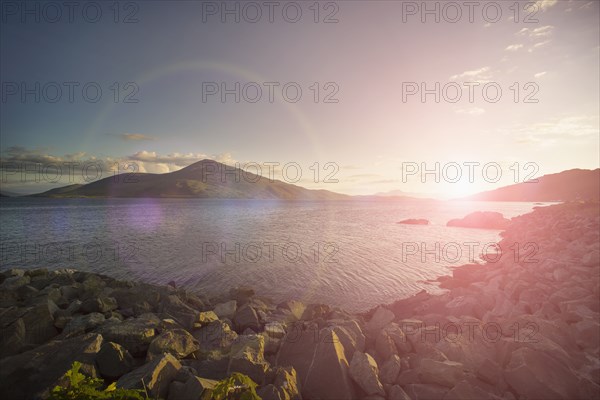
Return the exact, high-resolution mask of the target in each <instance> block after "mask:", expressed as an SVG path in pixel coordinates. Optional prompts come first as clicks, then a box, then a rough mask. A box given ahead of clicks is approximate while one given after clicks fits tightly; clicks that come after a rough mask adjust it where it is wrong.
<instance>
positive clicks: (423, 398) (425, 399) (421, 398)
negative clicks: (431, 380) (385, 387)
mask: <svg viewBox="0 0 600 400" xmlns="http://www.w3.org/2000/svg"><path fill="white" fill-rule="evenodd" d="M402 389H404V391H405V392H406V394H407V395H408V397H409V398H410V399H411V400H443V399H444V396H445V395H446V393H448V388H447V387H444V386H439V385H430V384H424V383H410V384H407V385H404V386H403V387H402Z"/></svg>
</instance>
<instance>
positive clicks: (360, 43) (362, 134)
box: [0, 0, 600, 195]
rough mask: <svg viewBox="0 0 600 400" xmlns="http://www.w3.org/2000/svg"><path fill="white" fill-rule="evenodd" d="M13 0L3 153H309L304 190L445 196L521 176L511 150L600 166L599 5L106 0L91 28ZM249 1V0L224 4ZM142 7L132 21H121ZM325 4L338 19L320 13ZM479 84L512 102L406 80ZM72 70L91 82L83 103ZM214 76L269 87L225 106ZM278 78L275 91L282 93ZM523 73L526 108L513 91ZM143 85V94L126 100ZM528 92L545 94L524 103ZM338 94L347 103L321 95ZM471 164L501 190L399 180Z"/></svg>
mask: <svg viewBox="0 0 600 400" xmlns="http://www.w3.org/2000/svg"><path fill="white" fill-rule="evenodd" d="M2 3H3V4H2V7H3V8H2V25H1V28H0V29H1V31H0V33H1V38H0V45H1V49H0V68H1V69H0V72H1V78H2V96H3V97H2V103H0V106H1V108H2V110H1V121H0V129H1V140H0V151H1V158H2V161H3V162H11V161H12V162H14V161H21V162H30V161H31V162H34V161H41V162H59V161H60V162H62V161H65V160H71V161H72V160H76V161H77V160H78V161H82V162H83V161H86V160H99V161H101V162H102V163H105V164H106V165H108V166H110V165H112V164H113V163H114V162H121V163H123V162H132V161H133V162H136V163H137V165H138V166H139V169H140V171H147V172H168V171H173V170H176V169H179V168H182V167H183V166H185V165H187V164H190V163H192V162H194V161H198V160H200V159H203V158H214V159H217V160H219V161H224V162H228V163H235V162H239V163H241V164H242V165H243V164H244V163H247V162H257V163H264V162H280V163H281V164H285V163H288V162H296V163H298V164H299V165H301V166H302V169H303V172H304V174H303V179H302V180H301V181H300V182H299V184H302V185H303V186H307V187H315V188H325V189H329V190H334V191H339V192H344V193H350V194H367V193H375V192H384V191H389V190H398V189H399V190H403V191H405V192H411V193H413V192H425V193H438V194H439V193H447V194H448V195H453V194H466V193H472V192H476V191H479V190H484V189H489V188H491V187H494V185H499V184H510V183H513V179H511V176H512V175H511V174H510V173H509V167H510V166H511V165H514V163H515V162H519V163H520V165H523V164H525V163H528V162H529V163H535V164H536V165H537V166H538V167H539V168H538V174H537V175H538V176H539V175H542V174H545V173H552V172H559V171H562V170H565V169H571V168H598V158H599V154H598V146H599V144H598V136H599V135H598V109H599V107H600V103H599V99H598V96H599V83H598V70H599V47H598V45H599V43H598V41H599V39H598V37H599V35H600V31H599V20H600V18H599V4H598V2H596V1H593V2H590V1H554V0H543V1H538V2H536V3H535V11H536V13H535V15H534V18H536V19H537V20H538V22H533V23H525V22H523V21H522V19H523V18H524V17H525V16H526V15H527V14H529V12H530V11H532V10H533V9H530V10H528V9H525V7H526V6H525V5H526V4H527V2H521V3H520V7H519V10H520V12H519V16H518V18H519V19H520V21H518V22H516V21H515V20H514V16H515V14H514V10H511V9H509V3H508V2H504V3H502V2H500V3H502V7H501V10H502V13H503V15H502V18H500V19H499V20H498V21H497V22H489V20H488V19H489V18H488V19H486V17H484V15H483V14H482V12H481V9H479V8H478V9H476V10H475V13H474V19H473V21H472V22H471V21H469V20H468V18H467V16H466V15H463V17H462V18H461V19H460V20H459V21H458V22H457V23H451V22H448V21H445V20H444V15H441V17H442V18H441V20H440V22H439V23H436V22H435V21H434V20H433V18H432V17H429V19H428V20H426V21H425V22H422V21H421V15H420V14H418V13H417V14H416V15H412V14H411V15H408V14H406V12H407V11H408V10H407V9H406V8H403V7H406V4H407V3H410V2H364V1H357V2H329V3H328V2H322V3H320V4H319V11H320V12H319V16H318V19H319V22H318V23H315V22H314V20H313V19H314V16H315V15H314V8H313V9H311V8H309V7H310V5H311V4H313V3H312V2H298V3H295V4H298V5H299V7H300V8H301V9H302V12H303V14H302V17H301V18H300V20H299V21H298V22H296V23H291V22H288V21H286V20H285V18H284V17H283V16H282V12H281V8H282V7H283V5H285V2H281V3H280V6H278V8H276V9H275V10H274V22H273V23H270V22H269V21H268V17H267V15H266V14H265V13H266V12H267V9H266V8H264V7H263V8H262V12H263V16H262V18H261V19H260V20H259V21H258V22H256V23H251V22H248V21H245V20H244V18H243V15H242V16H241V19H240V22H239V23H236V22H235V21H233V17H231V16H228V17H227V19H226V21H225V23H223V22H222V21H221V14H220V12H217V13H216V14H215V15H207V14H206V11H207V8H206V7H207V6H206V4H207V3H204V5H203V3H202V2H197V1H188V2H179V1H149V2H131V4H133V5H134V6H127V8H126V6H125V5H126V4H128V3H127V2H122V3H118V4H119V7H120V10H119V11H120V13H119V16H118V18H119V20H120V22H119V23H115V22H114V17H115V15H114V11H113V9H111V5H112V4H113V2H96V4H100V8H101V10H102V17H101V18H100V19H99V21H98V22H96V23H91V22H89V21H86V20H85V19H84V18H83V16H82V14H81V10H79V9H77V10H75V12H74V21H73V22H72V23H70V22H68V21H67V19H68V17H67V16H66V10H65V9H62V10H61V11H62V12H63V15H62V18H61V19H60V20H59V21H58V22H56V23H51V22H49V21H48V20H47V18H46V19H45V16H44V14H43V13H42V12H41V11H40V18H41V21H40V22H39V23H37V22H35V20H34V19H33V18H34V17H32V15H26V16H25V17H26V18H25V21H24V22H23V21H22V20H21V18H20V17H21V16H20V14H19V13H20V12H21V10H17V11H16V14H15V13H13V12H14V11H15V10H14V9H12V8H7V7H6V3H11V2H2ZM34 3H36V2H28V4H34ZM80 3H81V4H85V2H80ZM261 3H262V2H258V3H257V4H261ZM330 3H331V4H330ZM414 3H415V4H417V6H419V7H421V6H422V4H423V2H414ZM431 3H434V2H430V4H431ZM458 3H461V2H458ZM485 3H489V2H482V3H481V4H482V6H483V5H485ZM510 3H511V4H512V2H510ZM40 4H42V3H40ZM59 4H60V3H59ZM211 4H212V3H211ZM236 6H237V7H243V3H236V2H229V3H228V5H227V7H230V8H234V7H236ZM442 6H443V3H440V7H442ZM32 7H35V6H32ZM40 7H41V6H40ZM129 7H134V8H129ZM203 7H204V9H203ZM50 11H51V10H50ZM50 11H48V10H47V12H50ZM203 11H204V12H203ZM292 11H293V9H292ZM292 11H290V14H291V15H293V12H292ZM450 11H451V10H450ZM450 11H449V12H450ZM465 11H466V9H462V12H465ZM130 12H133V17H134V18H135V19H136V20H137V22H133V23H123V22H122V20H123V18H125V16H126V15H127V14H129V13H130ZM247 12H248V13H251V12H252V10H247ZM403 12H404V14H403ZM330 13H333V14H334V15H333V17H332V18H335V19H337V20H338V22H337V23H324V22H323V19H324V18H325V17H326V15H328V14H330ZM248 15H250V17H249V18H252V17H253V14H248ZM47 16H48V15H46V17H47ZM403 17H405V19H406V22H404V21H403ZM446 17H447V15H446ZM488 17H489V15H488ZM203 19H206V22H204V21H203ZM466 81H469V82H478V83H480V84H481V85H484V84H486V83H494V84H497V85H499V86H500V87H501V88H502V90H503V95H502V98H501V100H500V101H498V102H497V103H490V102H488V101H485V99H482V98H481V97H480V96H476V98H475V101H474V102H468V101H465V100H464V96H465V94H466V91H463V99H462V100H461V101H459V102H458V103H450V102H448V101H445V100H443V99H442V101H440V102H439V103H436V102H435V101H434V100H433V96H429V97H428V98H426V102H425V103H423V102H421V101H419V96H418V95H417V96H412V97H410V98H408V99H407V101H406V102H403V96H402V89H403V84H405V83H406V82H416V83H421V82H426V84H427V85H428V86H427V87H434V85H435V82H440V84H441V86H442V87H443V85H444V84H446V83H448V82H459V83H461V84H462V83H463V82H466ZM36 82H39V83H40V85H41V87H44V85H46V86H45V87H47V88H48V90H49V92H48V93H47V94H48V96H50V97H52V95H53V92H52V91H51V90H52V87H51V86H52V85H50V86H47V85H48V83H52V82H56V83H57V84H58V85H59V86H61V87H62V88H63V92H62V97H60V98H59V100H58V101H57V102H56V103H51V102H49V101H46V100H47V99H46V98H45V97H44V96H43V95H42V98H41V101H40V102H39V103H35V102H34V101H33V99H34V96H33V95H26V98H25V102H23V101H21V98H20V95H21V92H20V90H21V89H20V85H21V84H23V83H24V84H25V86H26V87H27V88H34V87H35V84H36ZM65 82H77V83H78V84H79V86H77V87H76V88H75V91H74V96H75V97H74V99H73V102H70V101H69V99H68V98H67V97H68V96H67V92H66V89H65V87H66V86H65ZM89 82H92V83H94V85H96V86H99V87H100V88H101V89H102V96H101V98H100V100H99V101H98V102H96V103H92V102H90V101H86V99H84V98H83V96H82V93H81V88H82V87H83V85H85V84H86V83H89ZM115 82H117V86H113V85H114V83H115ZM210 82H216V83H217V84H219V85H220V84H221V83H225V85H227V87H233V86H234V84H235V82H240V85H241V86H243V85H244V84H248V83H256V84H258V86H260V87H261V88H262V90H263V97H262V98H261V100H260V101H258V102H256V103H251V102H249V101H245V100H244V98H243V97H242V99H241V101H240V102H239V103H236V102H234V101H233V100H232V99H233V96H232V95H230V96H229V97H226V102H225V103H223V102H221V101H220V100H219V95H213V96H209V97H207V101H206V102H203V85H204V89H206V86H205V85H206V84H207V83H210ZM265 82H276V83H277V84H278V85H279V86H277V87H276V89H275V91H274V95H275V100H274V101H273V102H272V103H271V102H270V101H267V100H266V97H267V95H266V90H267V86H265V85H264V83H265ZM315 82H317V83H318V86H319V98H318V101H317V102H316V103H315V101H314V97H313V96H314V95H315V89H314V88H315V86H313V85H314V84H315ZM515 82H516V83H517V84H518V87H519V90H520V92H519V101H518V102H517V103H515V102H514V100H513V96H514V91H513V90H511V89H510V87H511V86H512V85H513V84H514V83H515ZM127 83H129V86H125V85H126V84H127ZM286 83H294V85H295V86H299V87H300V88H301V89H302V98H301V99H300V100H299V101H298V102H297V103H291V102H288V101H285V100H284V99H283V95H282V92H281V87H282V86H283V85H285V84H286ZM326 84H328V85H329V86H325V85H326ZM527 84H533V85H535V86H532V85H530V86H528V87H526V86H525V85H527ZM14 85H17V86H18V87H19V89H17V93H16V94H12V91H11V90H13V89H15V86H14ZM116 87H118V88H119V90H118V91H119V94H120V98H119V102H115V101H114V98H113V96H114V92H115V88H116ZM111 88H112V89H111ZM132 88H134V89H136V93H135V95H134V96H133V99H137V100H138V101H137V102H136V103H125V102H123V96H124V95H126V94H128V93H131V91H132V90H133V89H132ZM311 88H312V89H311ZM463 89H464V86H463ZM249 90H250V92H248V93H249V97H252V94H253V93H254V92H252V91H251V90H253V87H250V89H249ZM533 91H535V92H536V93H535V94H534V95H533V98H534V99H537V100H538V102H537V103H524V102H523V99H524V97H525V96H526V95H527V94H529V93H531V92H533ZM333 92H335V95H333V97H331V99H336V100H337V102H335V103H326V102H324V101H323V100H324V98H325V96H326V95H327V94H331V93H333ZM248 93H246V94H248ZM471 161H474V162H475V161H476V162H480V163H482V164H485V163H490V162H494V163H498V164H499V165H501V166H502V168H503V170H504V172H505V174H504V176H503V178H502V180H501V181H500V182H497V183H494V184H492V183H490V182H488V181H487V180H484V179H476V180H475V182H473V183H468V182H462V183H459V184H456V183H452V184H448V182H441V183H436V182H431V181H429V182H426V183H423V182H422V181H421V180H419V179H410V180H408V181H405V182H403V181H402V179H401V171H402V168H403V165H405V164H404V163H406V162H416V163H418V164H420V163H427V164H428V165H433V164H434V163H436V162H440V163H442V165H443V163H449V162H458V163H463V162H471ZM314 162H319V163H320V164H321V165H323V164H324V163H326V162H334V163H336V165H338V166H339V171H338V172H337V174H336V178H338V180H339V182H338V183H335V184H332V183H318V184H317V183H315V182H313V179H312V176H311V175H310V174H311V172H310V170H309V167H310V166H311V165H313V164H314ZM413 178H414V177H413ZM61 183H64V181H60V182H57V183H53V182H44V181H42V182H23V181H22V180H21V181H19V180H16V181H15V180H14V179H13V180H10V179H9V180H8V182H4V184H3V188H4V189H6V190H16V191H21V192H35V191H37V190H40V189H47V188H49V187H53V186H58V185H59V184H61Z"/></svg>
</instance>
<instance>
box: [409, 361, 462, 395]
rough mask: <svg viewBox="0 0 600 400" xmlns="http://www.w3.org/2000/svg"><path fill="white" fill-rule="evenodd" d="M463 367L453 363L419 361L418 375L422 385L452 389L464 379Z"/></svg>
mask: <svg viewBox="0 0 600 400" xmlns="http://www.w3.org/2000/svg"><path fill="white" fill-rule="evenodd" d="M463 368H464V367H463V365H462V364H461V363H457V362H454V361H436V360H431V359H428V358H425V359H423V360H421V363H420V365H419V369H418V373H419V379H420V380H421V382H423V383H432V384H436V385H440V386H446V387H449V388H451V387H453V386H454V385H456V384H457V383H458V382H459V381H461V380H462V379H463V377H464V371H463Z"/></svg>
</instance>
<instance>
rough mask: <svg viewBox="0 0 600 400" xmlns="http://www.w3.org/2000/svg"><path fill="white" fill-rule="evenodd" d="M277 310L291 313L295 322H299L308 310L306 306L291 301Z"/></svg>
mask: <svg viewBox="0 0 600 400" xmlns="http://www.w3.org/2000/svg"><path fill="white" fill-rule="evenodd" d="M277 308H279V309H282V310H287V311H289V312H290V313H291V314H290V315H291V316H292V317H293V321H299V320H300V319H301V318H302V315H303V314H304V311H305V310H306V305H304V304H303V303H301V302H299V301H296V300H290V301H286V302H283V303H280V304H279V305H278V306H277Z"/></svg>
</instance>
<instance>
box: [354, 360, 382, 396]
mask: <svg viewBox="0 0 600 400" xmlns="http://www.w3.org/2000/svg"><path fill="white" fill-rule="evenodd" d="M350 376H351V377H352V379H353V380H354V382H356V383H357V384H358V386H360V388H361V389H362V390H363V391H364V392H365V393H366V394H368V395H372V394H378V395H381V396H385V390H384V389H383V385H382V384H381V382H380V381H379V378H378V376H379V368H378V367H377V363H376V362H375V360H374V359H373V357H371V356H370V355H369V354H367V353H362V352H360V351H356V352H354V356H353V357H352V362H350Z"/></svg>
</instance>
